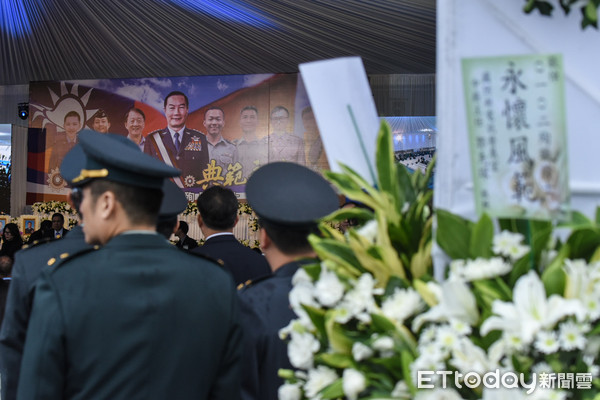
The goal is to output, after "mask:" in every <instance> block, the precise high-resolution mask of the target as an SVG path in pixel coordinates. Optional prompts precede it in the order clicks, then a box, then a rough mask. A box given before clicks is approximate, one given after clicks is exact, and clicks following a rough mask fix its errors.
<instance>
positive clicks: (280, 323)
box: [239, 162, 339, 400]
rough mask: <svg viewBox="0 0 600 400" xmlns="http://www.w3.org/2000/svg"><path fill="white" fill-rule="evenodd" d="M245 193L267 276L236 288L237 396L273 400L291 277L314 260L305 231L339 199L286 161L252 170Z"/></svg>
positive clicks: (283, 358)
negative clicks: (239, 335) (240, 337)
mask: <svg viewBox="0 0 600 400" xmlns="http://www.w3.org/2000/svg"><path fill="white" fill-rule="evenodd" d="M246 197H247V198H248V203H249V204H250V205H251V206H252V208H253V209H254V212H256V214H257V215H258V217H259V220H258V221H259V225H260V227H261V228H260V246H261V248H262V250H263V253H264V254H265V257H266V259H267V261H268V262H269V265H270V267H271V270H273V274H272V275H271V276H268V277H266V278H264V279H261V280H257V281H254V282H252V283H250V284H249V285H246V286H245V287H244V288H243V289H242V290H241V291H240V292H239V293H240V300H241V301H240V307H241V316H242V325H243V327H244V365H243V369H244V371H245V373H244V378H243V381H242V398H243V399H244V400H250V399H252V400H262V399H276V398H277V390H278V388H279V386H281V385H282V384H283V380H282V379H281V378H279V377H278V375H277V371H278V370H279V369H280V368H292V366H291V364H290V362H289V359H288V355H287V346H286V344H285V343H284V342H283V341H282V340H281V339H280V338H279V330H280V329H281V328H283V327H285V326H287V325H288V324H289V322H290V321H291V320H292V319H294V318H296V315H295V314H294V312H293V311H292V309H291V306H290V302H289V293H290V290H291V289H292V277H293V276H294V274H295V273H296V271H298V270H299V269H300V268H302V263H304V262H310V263H314V262H315V261H316V259H315V257H316V254H315V252H314V251H313V249H312V248H311V246H310V243H309V242H308V235H309V234H311V233H317V232H318V228H317V223H316V222H317V220H318V219H319V218H322V217H324V216H325V215H327V214H329V213H331V212H333V211H335V210H336V209H337V208H338V205H339V202H338V198H337V195H336V194H335V192H334V190H333V189H332V188H331V186H330V185H329V184H328V183H327V181H325V180H324V179H323V178H322V177H321V176H320V175H318V174H317V173H316V172H313V171H311V170H310V169H308V168H306V167H303V166H301V165H298V164H294V163H289V162H275V163H271V164H267V165H265V166H263V167H261V168H259V169H258V170H256V171H255V172H254V174H252V176H251V177H250V179H249V180H248V183H247V184H246ZM300 259H305V260H306V261H301V260H300Z"/></svg>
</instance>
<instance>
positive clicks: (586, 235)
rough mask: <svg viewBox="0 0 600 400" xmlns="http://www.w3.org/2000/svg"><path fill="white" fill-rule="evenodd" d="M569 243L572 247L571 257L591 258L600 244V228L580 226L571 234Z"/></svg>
mask: <svg viewBox="0 0 600 400" xmlns="http://www.w3.org/2000/svg"><path fill="white" fill-rule="evenodd" d="M567 244H568V245H569V246H570V247H571V253H570V255H569V258H571V259H576V258H582V259H585V260H586V261H587V260H589V259H590V258H591V257H592V255H593V254H594V252H595V251H596V249H597V248H598V246H600V230H598V229H596V228H579V229H577V230H575V231H573V233H572V234H571V236H569V238H568V239H567Z"/></svg>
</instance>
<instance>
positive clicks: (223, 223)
mask: <svg viewBox="0 0 600 400" xmlns="http://www.w3.org/2000/svg"><path fill="white" fill-rule="evenodd" d="M197 204H198V211H199V212H200V216H201V217H202V221H203V223H204V224H205V225H206V226H207V227H208V228H210V229H213V230H229V229H232V228H233V227H234V226H235V222H236V219H237V211H238V200H237V197H236V196H235V193H233V192H232V191H231V190H229V189H226V188H224V187H221V186H212V187H210V188H208V189H206V190H205V191H204V192H202V194H201V195H200V196H198V200H197Z"/></svg>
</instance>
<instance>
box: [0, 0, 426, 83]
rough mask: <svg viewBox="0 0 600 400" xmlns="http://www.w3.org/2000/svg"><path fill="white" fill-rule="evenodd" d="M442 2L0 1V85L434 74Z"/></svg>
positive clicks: (291, 0)
mask: <svg viewBox="0 0 600 400" xmlns="http://www.w3.org/2000/svg"><path fill="white" fill-rule="evenodd" d="M435 3H436V2H435V0H371V1H369V0H339V1H337V0H327V1H319V0H315V1H307V0H244V1H242V0H221V1H217V0H204V1H194V0H169V1H167V0H135V1H129V0H112V1H108V0H0V11H1V12H2V15H1V18H0V44H1V53H0V58H1V61H0V62H1V64H2V71H1V76H0V85H14V84H26V83H28V82H30V81H44V80H70V79H94V78H140V77H168V76H197V75H222V74H249V73H274V72H297V71H298V64H300V63H303V62H308V61H314V60H320V59H327V58H334V57H342V56H356V55H358V56H361V57H362V59H363V62H364V64H365V68H366V70H367V73H369V74H421V73H424V74H425V73H429V74H431V73H435V50H436V49H435V33H436V27H435V26H436V10H435Z"/></svg>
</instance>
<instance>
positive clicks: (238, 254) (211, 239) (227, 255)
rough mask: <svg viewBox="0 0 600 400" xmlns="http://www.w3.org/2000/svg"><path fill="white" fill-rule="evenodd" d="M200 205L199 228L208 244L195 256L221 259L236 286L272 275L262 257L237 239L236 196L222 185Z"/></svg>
mask: <svg viewBox="0 0 600 400" xmlns="http://www.w3.org/2000/svg"><path fill="white" fill-rule="evenodd" d="M197 204H198V225H200V230H202V234H203V235H204V237H205V238H206V241H205V242H204V245H202V246H200V247H198V248H197V249H195V250H194V252H195V253H198V254H204V255H207V256H209V257H212V258H214V259H216V260H220V262H222V263H223V264H222V265H223V268H225V270H227V271H228V272H229V273H230V274H231V275H232V276H233V280H234V281H235V284H236V285H240V284H243V283H245V282H247V281H248V280H252V279H255V278H258V277H261V276H264V275H268V274H270V273H271V269H270V268H269V264H268V263H267V260H266V259H265V258H264V257H263V256H262V255H260V254H258V253H256V252H255V251H252V250H250V249H249V248H248V247H246V246H244V245H243V244H241V243H240V242H239V241H238V240H237V239H236V238H235V236H233V227H234V226H235V225H236V224H237V222H238V220H239V217H238V200H237V197H236V196H235V193H233V192H232V191H231V190H229V189H226V188H224V187H222V186H213V187H210V188H208V189H206V190H205V191H204V192H202V194H201V195H200V196H198V200H197Z"/></svg>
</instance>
